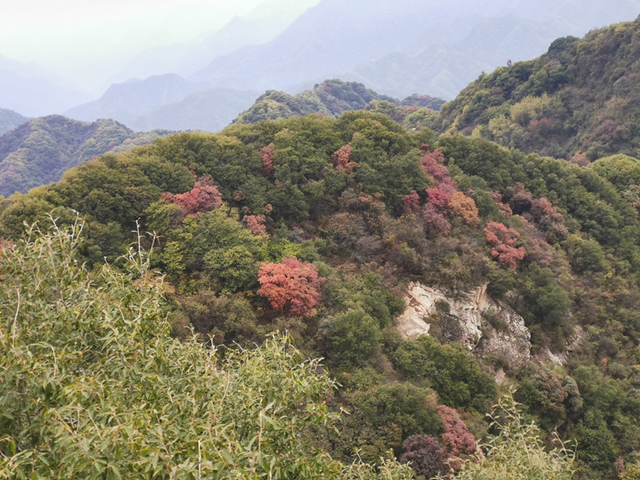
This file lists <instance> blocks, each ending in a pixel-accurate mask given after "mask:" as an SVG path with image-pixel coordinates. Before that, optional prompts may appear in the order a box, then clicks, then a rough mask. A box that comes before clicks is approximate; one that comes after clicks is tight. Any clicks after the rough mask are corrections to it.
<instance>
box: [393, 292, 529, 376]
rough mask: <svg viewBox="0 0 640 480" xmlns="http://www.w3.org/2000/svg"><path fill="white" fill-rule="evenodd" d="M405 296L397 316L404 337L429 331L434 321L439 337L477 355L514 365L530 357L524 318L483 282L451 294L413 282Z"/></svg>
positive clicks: (415, 335)
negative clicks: (497, 298)
mask: <svg viewBox="0 0 640 480" xmlns="http://www.w3.org/2000/svg"><path fill="white" fill-rule="evenodd" d="M405 300H406V302H407V309H406V310H405V312H404V314H402V315H401V316H400V317H398V318H397V319H396V325H397V327H398V329H399V330H400V333H401V334H402V335H403V336H404V337H405V338H412V339H415V338H418V337H419V336H421V335H428V334H429V332H431V331H432V328H433V327H434V322H436V321H437V322H438V328H439V330H440V336H441V337H444V338H446V339H447V341H451V342H457V343H460V344H462V345H464V346H465V347H466V348H467V349H469V351H470V352H472V353H473V354H474V355H476V356H481V357H484V358H485V359H488V358H491V357H492V358H494V359H497V358H499V359H500V361H502V362H506V363H507V364H508V365H509V366H512V367H516V368H519V367H522V366H524V365H525V364H526V363H527V362H529V360H530V358H531V341H530V340H531V334H530V332H529V330H528V329H527V327H526V326H525V323H524V319H523V318H522V317H521V316H520V315H518V314H517V313H516V312H515V311H513V309H511V308H509V307H506V306H501V305H499V304H498V303H497V302H496V301H494V300H493V299H492V298H491V297H490V296H489V295H488V294H487V286H486V285H482V286H480V287H478V288H477V289H475V290H473V291H471V292H468V293H464V294H458V295H456V296H455V297H453V296H452V295H451V294H450V293H448V292H447V291H445V290H443V289H437V288H430V287H427V286H424V285H422V284H420V283H413V284H411V285H410V286H409V289H408V292H407V295H406V298H405ZM438 305H440V312H438ZM447 310H448V312H447ZM436 314H438V315H436ZM489 320H491V321H489Z"/></svg>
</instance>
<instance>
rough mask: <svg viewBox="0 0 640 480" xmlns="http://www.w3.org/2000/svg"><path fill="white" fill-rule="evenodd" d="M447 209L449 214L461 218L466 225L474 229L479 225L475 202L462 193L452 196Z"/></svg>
mask: <svg viewBox="0 0 640 480" xmlns="http://www.w3.org/2000/svg"><path fill="white" fill-rule="evenodd" d="M449 208H450V209H451V213H453V214H454V215H457V216H459V217H462V219H463V220H464V221H465V223H466V224H467V225H470V226H472V227H475V226H477V225H478V223H480V218H479V217H478V207H476V202H474V201H473V198H469V197H467V196H466V195H465V194H464V193H462V192H456V193H454V194H453V195H452V197H451V200H449Z"/></svg>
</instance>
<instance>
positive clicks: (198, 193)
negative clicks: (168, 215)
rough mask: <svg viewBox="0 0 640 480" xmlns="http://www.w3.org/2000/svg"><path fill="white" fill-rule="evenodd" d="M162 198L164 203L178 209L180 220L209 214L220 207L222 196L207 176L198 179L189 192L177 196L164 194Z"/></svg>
mask: <svg viewBox="0 0 640 480" xmlns="http://www.w3.org/2000/svg"><path fill="white" fill-rule="evenodd" d="M162 198H163V200H164V202H165V203H174V204H176V205H178V206H179V207H180V210H181V211H182V219H184V218H186V217H188V216H190V215H197V214H198V213H204V212H209V211H211V210H213V209H215V208H217V207H219V206H220V205H222V194H221V193H220V191H219V190H218V187H216V186H215V185H214V184H213V179H212V178H211V176H209V175H204V176H202V177H200V178H199V179H198V180H197V181H196V183H195V185H194V187H193V189H192V190H191V191H189V192H186V193H180V194H178V195H173V194H171V193H164V194H162Z"/></svg>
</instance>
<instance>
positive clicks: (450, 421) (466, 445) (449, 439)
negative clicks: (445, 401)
mask: <svg viewBox="0 0 640 480" xmlns="http://www.w3.org/2000/svg"><path fill="white" fill-rule="evenodd" d="M438 415H439V416H440V419H441V420H442V423H444V430H445V432H444V433H443V434H442V444H443V446H444V448H445V451H446V454H447V457H448V458H449V460H448V465H449V468H450V469H451V470H458V469H460V467H461V466H462V462H461V460H465V459H466V458H468V457H469V456H471V455H474V454H475V453H476V452H477V451H478V444H477V443H476V439H475V438H474V436H473V434H472V433H471V432H470V431H469V429H468V428H467V426H466V425H465V424H464V422H463V421H462V419H461V418H460V415H459V414H458V412H457V411H456V410H454V409H453V408H450V407H447V406H446V405H440V406H439V407H438Z"/></svg>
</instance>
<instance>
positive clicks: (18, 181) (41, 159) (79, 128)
mask: <svg viewBox="0 0 640 480" xmlns="http://www.w3.org/2000/svg"><path fill="white" fill-rule="evenodd" d="M169 133H171V132H168V131H154V132H147V133H134V132H133V131H131V130H130V129H128V128H127V127H125V126H124V125H122V124H119V123H117V122H114V121H113V120H100V121H98V122H95V123H85V122H78V121H76V120H71V119H69V118H65V117H63V116H60V115H52V116H48V117H43V118H35V119H33V120H30V121H28V122H27V123H24V124H22V125H20V126H19V127H18V128H16V129H14V130H11V131H10V132H8V133H5V134H4V135H3V136H0V195H4V196H9V195H11V194H12V193H14V192H16V191H17V192H23V193H24V192H26V191H28V190H29V189H31V188H34V187H37V186H40V185H44V184H46V183H50V182H56V181H58V180H60V179H61V178H62V174H63V173H64V172H65V171H67V170H69V169H70V168H72V167H75V166H76V165H79V164H80V163H82V162H84V161H87V160H90V159H92V158H93V157H97V156H100V155H102V154H104V153H106V152H109V151H125V150H128V149H131V148H133V147H135V146H138V145H144V144H147V143H151V142H152V141H153V140H155V139H156V138H158V137H160V136H164V135H167V134H169Z"/></svg>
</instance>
